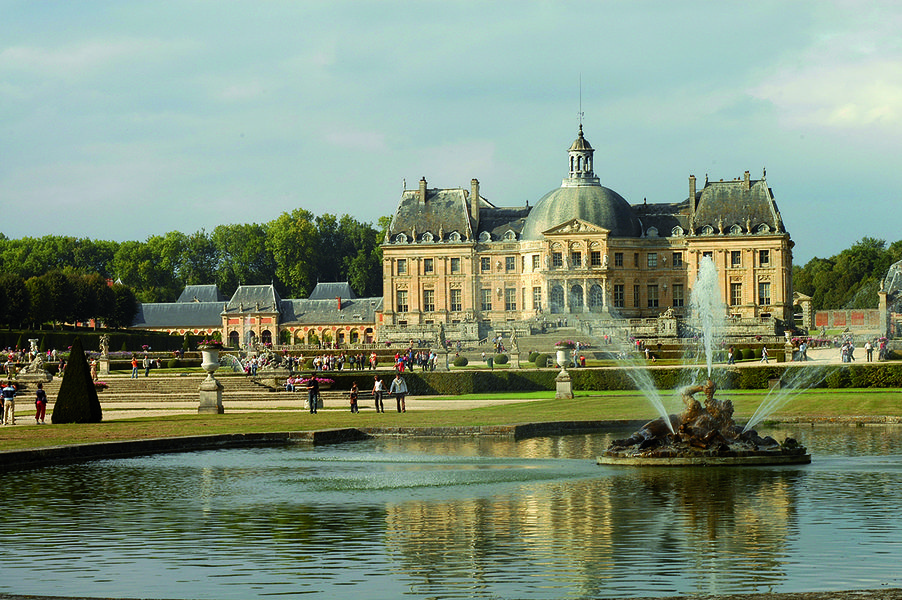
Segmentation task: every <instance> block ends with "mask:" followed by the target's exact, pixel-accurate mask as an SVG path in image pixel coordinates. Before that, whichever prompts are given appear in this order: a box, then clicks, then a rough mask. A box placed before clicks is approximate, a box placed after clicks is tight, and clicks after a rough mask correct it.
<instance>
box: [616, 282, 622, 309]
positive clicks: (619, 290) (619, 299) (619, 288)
mask: <svg viewBox="0 0 902 600" xmlns="http://www.w3.org/2000/svg"><path fill="white" fill-rule="evenodd" d="M623 288H624V285H623V284H622V283H615V284H614V307H615V308H623V306H624V304H623V302H624V300H623V295H624V292H623Z"/></svg>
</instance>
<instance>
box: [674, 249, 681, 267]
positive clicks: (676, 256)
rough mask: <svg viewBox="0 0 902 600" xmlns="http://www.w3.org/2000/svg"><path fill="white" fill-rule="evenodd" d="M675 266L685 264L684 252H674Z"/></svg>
mask: <svg viewBox="0 0 902 600" xmlns="http://www.w3.org/2000/svg"><path fill="white" fill-rule="evenodd" d="M673 266H674V267H682V266H683V253H682V252H674V253H673Z"/></svg>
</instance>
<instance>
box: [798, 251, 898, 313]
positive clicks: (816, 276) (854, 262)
mask: <svg viewBox="0 0 902 600" xmlns="http://www.w3.org/2000/svg"><path fill="white" fill-rule="evenodd" d="M899 260H902V240H899V241H896V242H893V243H892V244H890V245H889V246H887V245H886V241H885V240H879V239H875V238H870V237H865V238H862V239H861V240H860V241H858V242H856V243H854V244H853V245H852V246H851V247H850V248H847V249H845V250H843V251H842V252H840V253H839V254H837V255H835V256H833V257H831V258H817V257H815V258H812V259H811V260H809V261H808V262H807V263H806V264H805V266H803V267H800V266H796V265H793V267H792V280H793V287H794V288H795V291H797V292H800V293H802V294H805V295H806V296H811V298H812V305H813V308H814V310H826V309H849V308H877V302H878V300H877V292H878V291H880V286H881V284H882V282H883V278H884V277H885V276H886V272H887V271H888V270H889V268H890V265H892V264H893V263H895V262H898V261H899Z"/></svg>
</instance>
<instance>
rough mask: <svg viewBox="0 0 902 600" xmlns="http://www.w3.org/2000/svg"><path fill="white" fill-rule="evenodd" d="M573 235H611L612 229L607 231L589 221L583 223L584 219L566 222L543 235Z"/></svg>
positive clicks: (544, 232)
mask: <svg viewBox="0 0 902 600" xmlns="http://www.w3.org/2000/svg"><path fill="white" fill-rule="evenodd" d="M572 233H595V234H605V235H606V234H609V233H611V230H610V229H605V228H604V227H599V226H598V225H595V224H593V223H589V222H588V221H583V220H582V219H578V218H573V219H570V220H569V221H565V222H563V223H561V224H560V225H555V226H554V227H552V228H551V229H548V230H546V231H543V232H542V235H558V234H572Z"/></svg>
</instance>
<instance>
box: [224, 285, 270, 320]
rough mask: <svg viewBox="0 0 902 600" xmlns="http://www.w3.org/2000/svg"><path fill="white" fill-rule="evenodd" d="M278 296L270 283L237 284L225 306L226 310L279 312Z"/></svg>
mask: <svg viewBox="0 0 902 600" xmlns="http://www.w3.org/2000/svg"><path fill="white" fill-rule="evenodd" d="M281 302H282V299H281V298H279V294H278V292H276V288H275V287H274V286H272V285H242V286H239V287H238V289H237V290H235V293H234V294H233V295H232V299H231V300H229V303H228V304H227V305H226V307H225V311H226V312H271V313H274V312H279V305H280V303H281Z"/></svg>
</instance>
